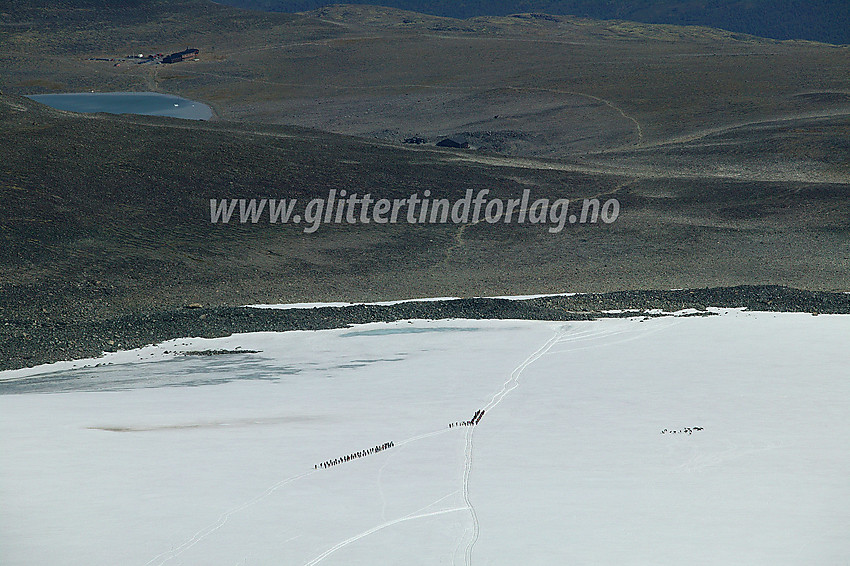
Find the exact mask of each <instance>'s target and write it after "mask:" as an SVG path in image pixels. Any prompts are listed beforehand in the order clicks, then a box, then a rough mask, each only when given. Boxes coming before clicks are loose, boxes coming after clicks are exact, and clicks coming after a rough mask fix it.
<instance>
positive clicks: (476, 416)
mask: <svg viewBox="0 0 850 566" xmlns="http://www.w3.org/2000/svg"><path fill="white" fill-rule="evenodd" d="M483 416H484V409H478V410H477V411H475V414H474V415H472V418H471V419H469V420H468V421H458V422H455V423H449V428H454V427H456V426H475V425H477V424H478V423H479V422H481V417H483Z"/></svg>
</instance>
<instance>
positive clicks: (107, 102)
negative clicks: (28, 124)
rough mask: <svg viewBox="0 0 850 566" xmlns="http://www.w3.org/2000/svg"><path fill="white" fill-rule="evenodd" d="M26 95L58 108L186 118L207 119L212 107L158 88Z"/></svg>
mask: <svg viewBox="0 0 850 566" xmlns="http://www.w3.org/2000/svg"><path fill="white" fill-rule="evenodd" d="M29 98H31V99H32V100H35V101H36V102H41V103H42V104H46V105H47V106H50V107H52V108H56V109H57V110H69V111H71V112H84V113H92V112H107V113H109V114H143V115H146V116H169V117H172V118H185V119H187V120H209V119H210V118H211V117H212V109H211V108H210V107H209V106H207V105H206V104H203V103H201V102H195V101H194V100H187V99H185V98H181V97H179V96H175V95H173V94H160V93H157V92H83V93H73V94H33V95H30V96H29Z"/></svg>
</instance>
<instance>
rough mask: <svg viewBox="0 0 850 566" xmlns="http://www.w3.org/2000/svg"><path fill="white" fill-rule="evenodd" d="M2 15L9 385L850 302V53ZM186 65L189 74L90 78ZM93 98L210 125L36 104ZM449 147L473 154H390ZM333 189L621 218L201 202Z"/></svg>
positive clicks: (298, 19)
mask: <svg viewBox="0 0 850 566" xmlns="http://www.w3.org/2000/svg"><path fill="white" fill-rule="evenodd" d="M140 7H149V8H150V10H142V9H140ZM4 18H5V19H4V20H3V25H2V26H0V67H2V70H3V72H2V73H0V90H2V94H0V155H2V161H0V195H2V197H3V199H4V200H3V202H4V206H3V210H2V212H0V242H2V246H0V352H2V355H0V363H3V364H5V365H3V366H0V367H5V368H10V367H20V366H22V365H32V364H35V363H41V362H44V361H49V360H56V359H61V358H62V357H77V356H82V355H85V356H89V355H96V354H97V353H99V352H100V351H102V350H105V349H109V348H115V347H118V346H119V345H120V346H121V347H130V346H134V345H141V344H143V343H148V342H151V341H157V340H161V339H164V338H167V337H173V336H175V335H179V333H189V334H197V333H210V334H211V335H212V334H214V335H221V333H227V332H233V331H237V330H246V329H262V328H271V327H274V328H284V327H287V328H288V327H292V328H294V327H299V326H298V325H302V326H303V327H311V326H310V325H313V327H325V326H322V325H337V326H338V325H341V324H351V323H354V322H358V321H361V320H362V321H365V320H382V318H374V317H376V316H377V317H387V318H393V317H395V318H404V317H406V316H408V315H410V316H412V314H411V312H408V311H407V310H405V309H407V308H418V309H428V310H426V311H422V312H421V313H419V314H420V315H421V316H425V317H427V318H436V317H439V316H481V317H488V316H496V315H498V316H511V317H518V318H529V317H534V316H539V317H543V318H550V317H561V316H585V317H589V316H598V315H599V311H600V310H606V309H612V308H632V307H633V308H641V306H642V305H644V304H646V301H647V300H649V298H652V300H658V301H662V302H663V301H666V300H668V299H667V298H665V299H663V300H662V299H658V298H657V297H656V296H655V295H652V294H651V293H654V291H652V290H654V289H680V288H684V289H705V288H727V289H726V290H722V291H712V292H713V293H716V295H715V296H716V301H715V302H713V303H712V301H707V300H705V301H703V300H700V301H697V302H698V303H699V304H702V305H703V306H706V305H711V306H751V303H746V301H745V302H744V303H741V304H738V303H739V302H740V301H741V300H743V299H740V297H739V294H740V293H742V291H740V290H738V291H736V290H729V289H728V288H738V286H742V285H747V286H755V287H746V289H750V291H747V292H748V293H751V294H752V293H755V295H753V296H761V295H760V294H762V293H768V294H770V293H779V294H780V295H781V296H782V297H783V298H782V299H781V300H778V302H777V301H774V303H775V304H778V305H780V306H781V309H780V310H803V311H806V312H812V311H818V312H844V311H842V310H840V309H842V308H845V307H843V306H842V305H844V303H843V302H842V301H843V300H844V297H845V295H843V294H828V295H822V294H821V293H825V292H826V293H829V292H833V293H838V292H843V291H848V290H850V277H848V265H850V219H848V215H847V210H848V209H850V202H848V199H850V192H849V190H850V144H848V139H850V79H848V77H847V74H846V69H847V64H848V62H850V50H848V49H847V48H843V47H835V46H829V45H823V44H813V43H806V42H777V41H772V40H764V39H760V38H755V37H749V36H747V37H738V36H733V35H732V34H730V33H728V32H722V31H719V30H712V29H707V28H676V27H671V26H651V25H644V24H635V23H630V22H594V21H590V20H578V19H575V18H566V17H554V18H549V19H541V18H513V17H510V18H473V19H469V20H451V19H446V18H437V17H432V16H424V15H421V14H412V13H408V12H400V11H397V10H390V9H381V8H371V7H351V6H342V7H333V8H327V9H322V10H318V11H315V12H311V13H306V14H262V13H255V12H245V11H239V10H235V9H232V8H229V7H226V6H220V5H211V4H208V3H205V2H202V1H200V0H180V1H177V2H174V3H157V2H140V3H138V4H133V6H129V5H123V4H116V5H114V6H111V7H104V6H101V5H100V4H98V3H97V2H93V3H92V2H89V3H85V2H77V1H76V0H75V2H70V3H68V4H67V5H62V6H57V5H52V4H44V5H40V4H38V3H35V4H27V5H26V6H22V7H21V9H20V10H18V11H10V12H4ZM187 44H189V45H193V46H198V47H200V48H201V54H202V56H201V61H199V62H189V63H185V64H184V63H180V64H176V65H160V66H154V65H136V66H131V67H129V68H124V67H122V68H116V67H113V66H112V65H109V64H106V65H102V64H100V63H99V62H91V61H88V58H89V57H92V56H96V55H103V54H109V53H113V52H115V53H126V52H139V51H145V52H148V51H169V50H170V49H175V50H176V49H182V48H185V46H186V45H187ZM166 67H167V68H166ZM90 89H96V90H123V89H126V90H154V91H159V92H168V93H173V94H181V95H184V96H187V97H189V98H194V99H197V100H201V101H203V102H207V103H210V104H211V105H212V106H213V107H214V108H215V109H216V112H217V115H218V119H217V120H214V121H210V122H203V123H199V122H189V121H183V120H177V119H169V118H155V117H141V116H115V115H105V114H95V115H81V114H74V113H69V112H60V111H55V110H51V109H49V108H47V107H45V106H42V105H40V104H37V103H35V102H33V101H31V100H29V99H27V98H24V97H22V96H20V95H21V94H28V93H36V92H61V91H81V90H90ZM306 126H309V127H306ZM323 130H324V131H323ZM452 133H461V134H463V135H465V136H467V137H468V138H469V140H470V142H471V145H472V148H471V149H469V150H452V149H442V148H436V147H434V146H433V145H430V144H424V145H415V146H413V145H409V144H403V143H401V141H402V139H403V138H404V137H406V136H408V135H422V136H423V137H426V138H427V139H429V140H431V141H433V140H434V139H436V137H437V136H439V135H448V134H452ZM331 188H336V189H346V190H347V191H349V192H357V193H359V194H364V193H366V192H371V193H372V194H373V195H376V196H377V197H382V198H404V197H407V196H409V195H410V194H411V193H414V192H418V193H419V194H422V193H423V192H424V191H425V190H430V191H431V192H432V193H433V194H434V196H435V197H438V198H447V199H457V198H460V197H461V196H463V195H464V194H465V192H466V191H467V190H470V189H471V190H474V191H478V190H482V189H488V190H490V191H491V195H490V197H491V198H492V197H500V198H517V197H518V196H519V195H520V194H521V193H522V191H523V190H525V189H529V190H531V191H532V193H533V195H534V198H544V197H545V198H549V199H556V198H569V199H571V200H572V201H576V200H580V199H583V198H599V199H602V200H605V199H608V198H615V197H616V198H617V199H618V200H619V202H620V204H621V213H620V217H619V218H618V219H617V221H616V222H614V223H612V224H593V225H580V224H576V225H567V226H566V227H565V228H564V230H563V231H561V232H559V233H557V234H552V233H549V232H548V231H547V227H546V226H542V225H529V224H524V225H520V224H516V223H513V224H504V223H497V224H487V223H484V222H479V223H477V224H465V225H456V224H451V223H449V224H426V225H416V224H407V223H406V222H402V223H399V224H395V225H381V226H379V225H375V224H370V225H363V224H354V225H349V224H342V225H324V226H322V227H321V229H319V230H318V231H317V232H316V233H314V234H305V233H304V232H303V230H302V229H301V227H300V226H297V225H294V224H275V225H272V224H269V223H268V222H265V223H263V222H260V223H258V224H250V223H248V224H239V223H230V224H227V225H222V224H215V225H213V224H211V223H210V216H209V215H210V209H209V199H211V198H217V199H220V198H245V199H251V198H265V197H271V198H298V199H303V200H306V199H310V198H314V197H325V196H326V195H327V193H328V190H329V189H331ZM773 286H781V287H787V288H790V289H800V290H801V291H792V290H788V289H785V290H781V292H780V291H777V290H776V289H777V288H776V287H773ZM624 290H633V292H634V293H635V294H631V295H630V294H624V295H611V296H607V298H605V299H604V300H602V299H600V301H601V302H600V305H599V307H598V308H596V307H593V308H592V307H589V306H585V307H582V308H575V309H567V310H576V311H581V312H580V313H578V314H576V313H572V314H569V313H567V310H563V309H558V308H550V307H546V308H545V309H544V308H542V307H539V305H538V306H535V305H536V303H523V305H524V306H523V307H521V309H520V307H518V306H516V305H514V304H510V305H508V304H504V303H502V302H498V301H496V302H484V303H474V304H475V305H476V306H475V308H474V309H471V310H469V309H470V308H471V307H469V306H468V304H467V303H458V304H454V305H429V306H427V307H423V306H417V307H393V308H389V307H388V308H387V309H389V310H384V309H372V308H371V307H370V308H366V307H361V308H360V310H358V309H356V308H355V309H353V310H343V311H339V312H336V311H333V312H331V311H328V312H329V313H330V314H327V315H322V316H326V318H321V317H319V318H315V317H316V316H317V315H315V314H313V315H307V314H303V315H293V314H288V315H287V314H282V313H276V314H258V313H257V312H256V311H249V310H244V309H239V308H236V307H239V306H240V305H246V304H255V303H285V302H313V301H353V302H361V301H376V300H387V299H401V298H414V297H426V296H432V297H433V296H459V297H474V296H501V295H515V294H544V293H558V292H566V291H570V292H585V293H606V292H623V291H624ZM643 292H648V293H650V294H645V293H643ZM700 292H703V293H707V292H708V291H700ZM745 294H746V293H745ZM592 296H596V295H592ZM777 296H778V295H777ZM653 297H654V298H653ZM747 300H749V299H747ZM753 300H755V299H753ZM771 300H773V299H771ZM821 300H823V301H825V302H824V303H823V304H821V303H819V302H818V301H821ZM674 302H675V301H674ZM195 303H198V304H200V305H201V306H202V308H200V309H185V308H184V307H185V306H187V305H191V304H195ZM774 303H769V304H770V305H773V304H774ZM671 304H672V303H671ZM603 307H604V308H603ZM659 308H660V307H659ZM753 308H754V307H753ZM765 308H767V307H765ZM773 308H779V307H774V306H770V309H773ZM364 309H365V310H364ZM441 309H442V310H441ZM515 309H520V311H515ZM358 313H359V314H358ZM374 313H378V314H374ZM488 313H489V314H488ZM414 314H415V313H414ZM202 315H203V316H205V317H206V318H203V319H202V318H200V317H201V316H202ZM292 316H305V317H308V318H305V319H304V320H303V321H298V320H295V321H293V320H290V319H287V318H286V317H292ZM267 317H270V318H267ZM309 317H314V318H309ZM213 321H215V323H214V324H213ZM275 325H279V326H275ZM287 325H288V326H287ZM175 333H178V334H175ZM110 341H111V342H112V343H110Z"/></svg>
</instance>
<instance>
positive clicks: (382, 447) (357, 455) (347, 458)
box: [313, 441, 395, 470]
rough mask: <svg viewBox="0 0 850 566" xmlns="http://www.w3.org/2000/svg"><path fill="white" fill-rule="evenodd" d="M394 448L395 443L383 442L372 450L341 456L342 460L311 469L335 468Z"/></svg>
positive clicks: (334, 460) (337, 459) (328, 462)
mask: <svg viewBox="0 0 850 566" xmlns="http://www.w3.org/2000/svg"><path fill="white" fill-rule="evenodd" d="M393 446H395V443H393V442H392V441H390V442H384V443H383V444H381V445H380V446H374V447H372V448H367V449H366V450H360V451H358V452H353V453H351V454H349V455H348V456H343V457H342V458H334V459H333V460H328V461H327V462H322V463H321V464H316V465H314V466H313V469H315V470H318V469H319V468H330V467H331V466H336V465H337V464H342V463H343V462H348V461H350V460H354V459H355V458H363V457H364V456H369V455H370V454H377V453H378V452H381V451H382V450H386V449H388V448H392V447H393Z"/></svg>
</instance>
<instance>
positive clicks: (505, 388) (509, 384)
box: [463, 326, 569, 566]
mask: <svg viewBox="0 0 850 566" xmlns="http://www.w3.org/2000/svg"><path fill="white" fill-rule="evenodd" d="M568 328H569V327H568V326H562V327H560V328H558V330H557V331H556V332H555V335H554V336H552V337H551V338H550V339H549V340H547V341H546V343H544V344H543V345H542V346H540V348H538V349H537V350H536V351H535V352H534V353H533V354H531V355H530V356H528V357H527V358H526V359H525V360H523V362H522V363H521V364H519V365H518V366H517V367H515V368H514V370H513V371H512V372H511V374H510V377H508V379H507V381H505V383H504V384H502V388H501V389H500V390H499V391H498V392H496V394H494V395H493V397H492V399H490V402H489V403H487V404H486V405H485V406H484V408H483V410H484V411H485V412H486V411H489V410H492V409H494V408H495V407H497V406H498V405H499V403H501V402H502V400H503V399H504V398H505V396H507V394H508V393H510V392H511V391H513V390H514V389H516V388H517V387H518V386H519V377H520V375H522V372H523V371H524V370H525V368H527V367H528V366H530V365H531V364H533V363H534V362H535V361H537V360H538V359H540V357H542V356H543V355H545V354H546V353H547V352H548V351H549V350H550V349H552V346H554V345H555V344H557V343H558V342H560V341H561V340H563V339H564V336H565V335H566V332H567V330H568ZM476 426H478V425H475V426H470V427H468V428H467V431H466V449H465V451H464V456H465V457H464V466H463V500H464V502H466V506H467V508H468V509H469V514H470V516H471V518H472V537H471V538H470V539H469V542H468V543H467V545H466V552H465V554H464V563H465V564H466V566H471V565H472V551H473V549H474V548H475V543H476V542H478V536H479V533H480V531H481V526H480V524H479V522H478V515H477V514H476V513H475V506H473V505H472V501H471V499H470V497H469V475H470V473H471V471H472V449H473V444H472V439H473V436H474V434H475V427H476Z"/></svg>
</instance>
